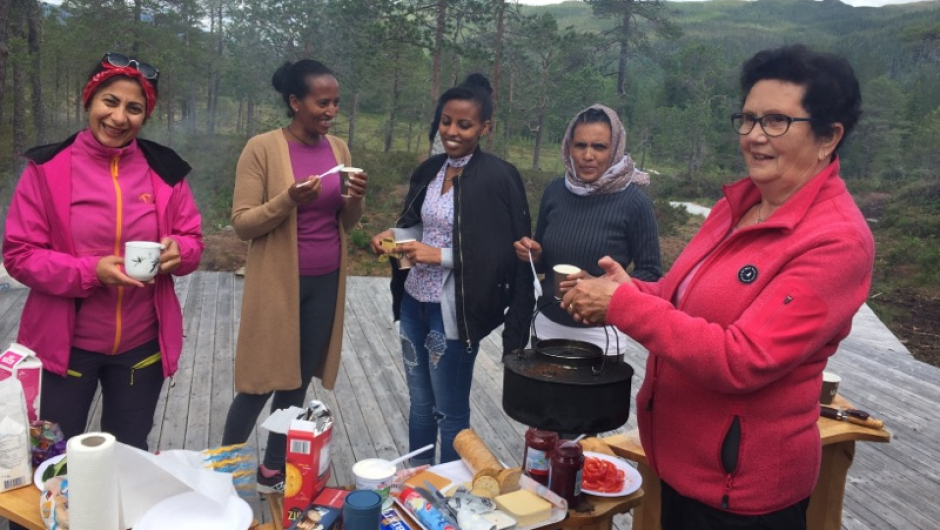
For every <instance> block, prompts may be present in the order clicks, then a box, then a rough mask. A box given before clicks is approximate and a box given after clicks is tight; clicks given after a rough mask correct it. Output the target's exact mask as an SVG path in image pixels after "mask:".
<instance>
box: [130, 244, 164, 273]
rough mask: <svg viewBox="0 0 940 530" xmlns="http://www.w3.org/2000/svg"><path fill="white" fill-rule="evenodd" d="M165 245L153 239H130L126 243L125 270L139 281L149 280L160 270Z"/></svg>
mask: <svg viewBox="0 0 940 530" xmlns="http://www.w3.org/2000/svg"><path fill="white" fill-rule="evenodd" d="M161 251H163V245H161V244H160V243H154V242H153V241H128V242H127V243H125V244H124V272H125V274H127V275H128V276H130V277H131V278H133V279H135V280H137V281H139V282H149V281H150V280H152V279H153V277H154V276H156V275H157V271H159V270H160V252H161Z"/></svg>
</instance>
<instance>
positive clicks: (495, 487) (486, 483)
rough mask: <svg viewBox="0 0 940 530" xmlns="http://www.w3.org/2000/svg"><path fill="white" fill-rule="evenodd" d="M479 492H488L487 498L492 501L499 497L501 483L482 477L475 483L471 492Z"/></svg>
mask: <svg viewBox="0 0 940 530" xmlns="http://www.w3.org/2000/svg"><path fill="white" fill-rule="evenodd" d="M479 490H483V491H486V492H487V493H488V494H489V495H486V497H487V498H490V499H492V498H494V497H496V496H497V495H499V482H497V481H496V479H495V478H493V477H487V476H482V477H480V478H478V479H476V480H474V481H473V488H471V490H470V491H471V492H473V491H479Z"/></svg>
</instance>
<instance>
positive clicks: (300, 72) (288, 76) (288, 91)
mask: <svg viewBox="0 0 940 530" xmlns="http://www.w3.org/2000/svg"><path fill="white" fill-rule="evenodd" d="M321 75H329V76H332V75H333V71H332V70H330V69H329V68H327V67H326V65H325V64H323V63H321V62H320V61H314V60H313V59H301V60H299V61H297V62H296V63H292V62H290V61H286V62H285V63H284V64H282V65H281V67H280V68H278V69H277V71H275V72H274V75H273V76H271V85H272V86H274V90H277V91H278V93H279V94H281V97H282V98H283V99H284V104H285V105H287V117H288V118H293V117H294V109H292V108H291V106H290V97H291V96H292V95H293V96H297V99H303V98H304V97H305V96H306V95H307V94H308V93H310V87H309V86H308V85H307V78H308V77H319V76H321ZM334 77H335V76H334Z"/></svg>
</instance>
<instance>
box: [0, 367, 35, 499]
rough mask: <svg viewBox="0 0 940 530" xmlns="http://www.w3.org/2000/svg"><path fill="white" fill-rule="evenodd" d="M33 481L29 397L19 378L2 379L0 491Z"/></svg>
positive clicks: (0, 398)
mask: <svg viewBox="0 0 940 530" xmlns="http://www.w3.org/2000/svg"><path fill="white" fill-rule="evenodd" d="M32 483H33V476H32V469H31V468H30V465H29V423H28V422H27V421H26V397H25V396H24V394H23V385H22V384H20V381H19V379H17V378H15V377H8V378H7V379H4V380H2V381H0V492H4V491H7V490H12V489H16V488H19V487H22V486H28V485H31V484H32Z"/></svg>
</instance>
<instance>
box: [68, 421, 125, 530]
mask: <svg viewBox="0 0 940 530" xmlns="http://www.w3.org/2000/svg"><path fill="white" fill-rule="evenodd" d="M114 444H115V441H114V436H112V435H110V434H108V433H106V432H92V433H86V434H82V435H79V436H74V437H72V438H70V439H69V441H68V444H67V445H66V454H67V458H68V463H69V472H68V478H69V528H70V529H71V530H122V529H121V508H120V505H121V499H120V494H119V492H118V477H117V464H116V462H115V458H114Z"/></svg>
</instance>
